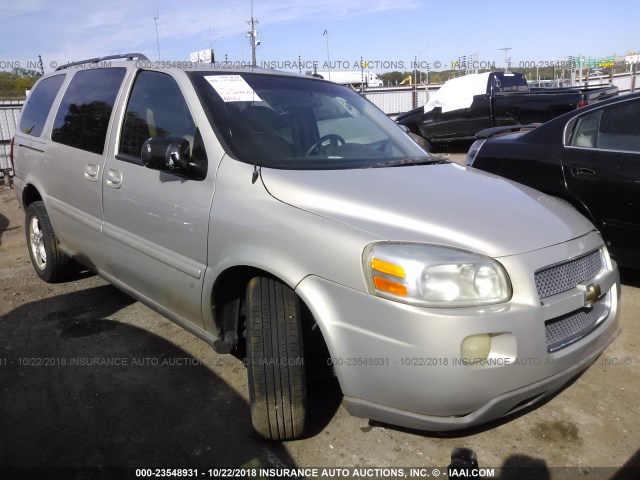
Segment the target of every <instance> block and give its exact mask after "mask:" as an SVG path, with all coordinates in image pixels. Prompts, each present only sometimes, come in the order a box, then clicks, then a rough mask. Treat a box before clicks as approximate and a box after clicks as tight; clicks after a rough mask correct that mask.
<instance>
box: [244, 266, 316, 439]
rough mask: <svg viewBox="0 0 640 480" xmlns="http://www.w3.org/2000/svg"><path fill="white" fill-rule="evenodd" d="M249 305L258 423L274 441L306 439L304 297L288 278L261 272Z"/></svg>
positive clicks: (253, 403)
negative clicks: (302, 302)
mask: <svg viewBox="0 0 640 480" xmlns="http://www.w3.org/2000/svg"><path fill="white" fill-rule="evenodd" d="M246 309H247V317H246V321H247V360H248V364H247V373H248V378H249V401H250V405H251V421H252V423H253V427H254V429H255V430H256V431H257V432H258V433H259V434H260V435H262V436H263V437H265V438H268V439H271V440H291V439H294V438H300V437H301V436H302V435H303V434H304V431H305V424H306V415H307V391H306V375H305V367H304V360H303V359H304V352H303V344H302V326H301V320H300V318H301V316H300V300H299V299H298V297H297V295H296V294H295V292H294V291H293V290H292V289H291V288H289V287H288V286H287V285H284V284H283V283H282V282H280V281H278V280H276V279H273V278H268V277H255V278H253V279H251V281H250V282H249V285H248V287H247V303H246Z"/></svg>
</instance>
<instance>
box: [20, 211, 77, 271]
mask: <svg viewBox="0 0 640 480" xmlns="http://www.w3.org/2000/svg"><path fill="white" fill-rule="evenodd" d="M24 223H25V225H24V226H25V233H26V235H27V247H28V249H29V256H30V257H31V263H32V264H33V269H34V270H35V271H36V273H37V274H38V276H39V277H40V278H41V279H42V280H44V281H45V282H47V283H55V282H59V281H61V280H64V279H66V278H67V277H69V275H70V273H71V259H70V258H69V257H68V256H67V255H66V254H65V253H64V252H63V251H62V250H60V248H59V246H58V239H57V238H56V236H55V233H54V232H53V227H52V226H51V222H50V221H49V215H48V214H47V210H46V209H45V207H44V203H43V202H41V201H38V202H33V203H32V204H31V205H29V207H28V208H27V211H26V213H25V222H24Z"/></svg>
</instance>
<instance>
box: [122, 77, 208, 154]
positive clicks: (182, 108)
mask: <svg viewBox="0 0 640 480" xmlns="http://www.w3.org/2000/svg"><path fill="white" fill-rule="evenodd" d="M156 137H181V138H184V139H186V140H188V141H189V144H190V145H191V148H192V150H193V146H194V138H195V137H196V125H195V122H194V121H193V117H192V116H191V113H190V112H189V108H188V107H187V103H186V102H185V99H184V97H183V96H182V93H181V92H180V88H179V87H178V84H177V83H176V81H175V80H174V79H173V78H172V77H171V76H170V75H167V74H165V73H160V72H151V71H142V72H140V73H139V74H138V76H137V78H136V80H135V83H134V85H133V89H132V91H131V96H130V97H129V103H128V104H127V111H126V114H125V119H124V124H123V126H122V134H121V136H120V150H119V152H120V154H121V155H127V156H129V157H133V158H135V159H140V152H141V150H142V144H143V143H144V142H145V140H148V139H149V138H156Z"/></svg>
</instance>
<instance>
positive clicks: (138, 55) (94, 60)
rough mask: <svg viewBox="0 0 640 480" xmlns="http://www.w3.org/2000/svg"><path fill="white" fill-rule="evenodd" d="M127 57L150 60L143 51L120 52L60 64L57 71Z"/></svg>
mask: <svg viewBox="0 0 640 480" xmlns="http://www.w3.org/2000/svg"><path fill="white" fill-rule="evenodd" d="M121 58H123V59H125V60H134V59H137V60H149V59H148V58H147V57H146V56H144V55H143V54H141V53H119V54H117V55H107V56H106V57H96V58H89V59H87V60H81V61H79V62H72V63H67V64H65V65H60V66H59V67H58V68H56V72H57V71H58V70H64V69H65V68H69V67H73V66H76V65H84V64H85V63H99V62H102V61H103V60H115V59H121Z"/></svg>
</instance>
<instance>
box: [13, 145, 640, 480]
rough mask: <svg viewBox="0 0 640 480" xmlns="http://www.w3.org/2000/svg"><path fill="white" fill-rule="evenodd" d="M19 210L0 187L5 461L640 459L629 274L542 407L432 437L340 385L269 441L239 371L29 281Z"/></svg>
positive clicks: (98, 283)
mask: <svg viewBox="0 0 640 480" xmlns="http://www.w3.org/2000/svg"><path fill="white" fill-rule="evenodd" d="M462 157H464V155H462ZM22 216H23V212H22V211H21V210H19V208H18V205H17V201H16V200H15V198H14V195H13V192H10V191H7V190H5V191H3V192H0V235H1V236H0V279H1V283H0V432H1V434H0V467H3V466H4V467H6V466H32V467H33V466H35V467H39V466H41V467H47V468H48V467H51V466H63V467H69V466H71V467H86V466H89V467H94V468H95V467H97V466H131V467H167V466H184V467H216V466H218V467H222V466H224V467H240V466H253V467H256V466H261V465H262V466H268V467H271V468H273V467H284V466H286V467H355V466H358V467H398V466H404V467H407V466H419V467H429V468H432V467H440V468H442V467H445V466H446V465H447V464H448V463H449V455H450V453H451V450H452V448H454V447H468V448H472V449H474V450H475V451H476V452H477V454H478V459H479V463H480V466H481V467H502V466H522V465H528V466H536V467H539V468H540V469H541V470H539V471H538V472H537V473H536V476H535V478H542V479H544V478H553V479H557V478H577V477H579V478H581V479H600V478H613V476H614V474H615V472H616V469H617V468H618V467H620V466H622V465H623V464H625V463H628V462H635V463H636V464H638V463H640V450H639V446H640V407H639V403H638V398H640V326H639V324H640V320H639V318H638V312H639V311H640V289H639V288H638V286H639V285H640V275H638V274H634V273H633V272H623V273H624V283H625V284H624V286H623V288H622V317H621V321H622V327H623V329H624V331H623V333H622V335H621V336H620V337H619V338H618V339H617V340H616V341H615V342H614V343H613V344H612V345H611V346H610V347H609V348H608V349H607V350H606V352H605V354H604V355H603V356H602V358H600V359H599V360H598V361H597V362H596V364H594V365H593V366H592V367H591V368H590V369H589V370H587V371H586V373H584V374H583V375H582V376H581V377H579V378H578V379H577V380H576V381H575V382H573V383H572V384H571V385H569V386H568V387H567V388H566V389H565V390H563V391H562V392H560V393H559V394H558V395H557V396H555V397H553V398H552V399H550V400H549V401H548V402H546V403H545V404H543V405H541V406H538V407H537V408H533V409H529V410H527V411H526V412H524V413H522V414H520V415H518V416H516V417H513V418H509V419H508V420H504V421H501V422H498V423H496V424H492V425H488V426H485V427H482V428H478V429H474V430H471V431H464V432H458V433H451V434H429V433H423V432H412V431H406V430H401V429H395V428H391V427H388V426H380V425H372V424H369V422H367V421H366V420H362V419H358V418H353V417H350V416H349V415H348V414H347V413H346V411H345V409H344V407H343V406H341V404H340V396H339V392H336V391H335V389H332V388H331V385H329V384H326V385H325V384H323V385H315V386H314V391H313V392H312V395H313V398H314V399H315V400H316V402H315V404H314V405H313V407H312V418H313V430H314V433H313V435H312V436H311V437H310V438H307V439H305V440H301V441H296V442H287V443H282V444H273V443H269V442H266V441H264V440H262V439H260V438H258V437H257V436H256V435H255V434H253V433H252V431H251V427H250V420H249V411H248V405H247V398H248V393H247V388H246V371H245V368H244V366H243V365H242V363H241V362H239V361H238V360H236V359H235V358H234V357H230V356H221V355H217V354H215V353H214V352H213V351H212V350H211V349H210V348H209V347H208V346H207V345H206V344H204V343H203V342H202V341H200V340H198V339H197V338H195V337H193V336H192V335H190V334H188V333H186V332H185V331H183V330H181V329H180V328H178V327H177V326H175V325H174V324H172V323H171V322H169V321H168V320H166V319H165V318H163V317H161V316H159V315H158V314H156V313H154V312H152V311H151V310H149V309H148V308H146V307H145V306H143V305H141V304H140V303H138V302H135V301H133V300H132V299H131V298H129V297H128V296H126V295H124V294H122V293H120V292H119V291H118V290H116V289H115V288H113V287H111V286H109V285H107V284H106V283H105V282H104V281H102V280H101V279H99V278H98V277H96V276H92V275H89V274H85V275H84V276H83V277H82V278H80V279H78V280H76V281H73V282H68V283H62V284H56V285H48V284H45V283H43V282H41V281H39V280H38V278H37V277H36V275H35V274H34V272H33V270H32V267H31V264H30V261H29V255H28V253H27V250H26V247H25V241H24V229H23V224H22ZM72 363H73V364H72ZM556 467H570V469H569V470H561V469H557V468H556ZM594 467H609V468H604V469H603V468H594ZM429 471H431V470H429ZM87 478H91V477H90V476H89V477H87ZM101 478H108V477H107V476H104V475H103V476H102V477H101ZM501 478H504V479H506V478H523V477H521V476H517V475H515V474H510V473H509V472H504V473H503V474H502V475H501ZM616 478H620V477H616Z"/></svg>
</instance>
